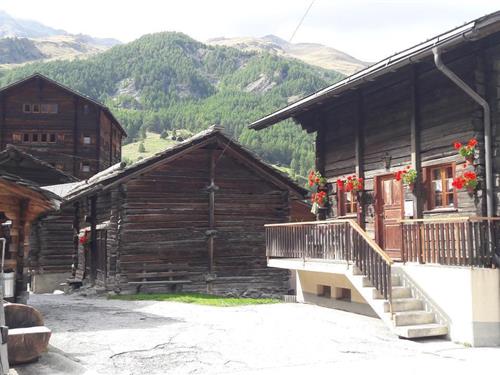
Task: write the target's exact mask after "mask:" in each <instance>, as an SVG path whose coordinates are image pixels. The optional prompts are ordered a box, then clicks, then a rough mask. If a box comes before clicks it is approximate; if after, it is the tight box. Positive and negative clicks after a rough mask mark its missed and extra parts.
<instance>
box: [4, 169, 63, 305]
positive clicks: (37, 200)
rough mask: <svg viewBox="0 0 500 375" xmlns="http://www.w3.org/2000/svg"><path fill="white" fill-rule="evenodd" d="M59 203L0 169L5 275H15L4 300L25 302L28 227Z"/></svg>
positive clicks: (42, 191) (28, 240)
mask: <svg viewBox="0 0 500 375" xmlns="http://www.w3.org/2000/svg"><path fill="white" fill-rule="evenodd" d="M60 201H61V199H60V198H59V197H58V196H57V195H55V194H53V193H51V192H49V191H47V190H44V189H42V188H41V187H40V186H39V185H37V184H36V183H34V182H32V181H29V180H25V179H23V178H21V177H19V176H16V175H12V174H8V173H6V172H5V171H3V170H2V169H1V165H0V224H1V229H0V237H1V238H5V239H6V244H7V246H6V253H5V262H4V272H6V273H7V274H12V273H13V274H14V280H15V288H14V291H13V293H12V294H7V296H9V297H11V298H13V299H15V300H17V301H19V302H24V303H25V302H26V300H27V280H28V264H27V259H28V255H29V250H30V230H31V224H32V223H33V221H35V220H36V219H37V218H38V217H39V216H40V215H42V214H43V213H45V212H47V211H50V210H56V209H58V208H59V204H60Z"/></svg>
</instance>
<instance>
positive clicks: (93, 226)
mask: <svg viewBox="0 0 500 375" xmlns="http://www.w3.org/2000/svg"><path fill="white" fill-rule="evenodd" d="M96 256H97V196H95V195H93V196H92V197H90V256H89V262H90V283H91V285H94V284H95V279H96V273H97V268H96V266H97V262H96V261H95V260H96V258H95V257H96Z"/></svg>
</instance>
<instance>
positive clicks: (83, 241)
mask: <svg viewBox="0 0 500 375" xmlns="http://www.w3.org/2000/svg"><path fill="white" fill-rule="evenodd" d="M78 243H79V244H80V245H82V246H83V247H86V246H88V244H89V243H90V236H89V232H88V231H84V232H82V233H80V234H79V235H78Z"/></svg>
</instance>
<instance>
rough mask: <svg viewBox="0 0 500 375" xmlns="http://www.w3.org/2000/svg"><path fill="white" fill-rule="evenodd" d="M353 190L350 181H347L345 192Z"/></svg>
mask: <svg viewBox="0 0 500 375" xmlns="http://www.w3.org/2000/svg"><path fill="white" fill-rule="evenodd" d="M353 188H354V185H353V184H352V181H351V180H349V181H347V184H346V185H345V191H347V192H350V191H352V189H353Z"/></svg>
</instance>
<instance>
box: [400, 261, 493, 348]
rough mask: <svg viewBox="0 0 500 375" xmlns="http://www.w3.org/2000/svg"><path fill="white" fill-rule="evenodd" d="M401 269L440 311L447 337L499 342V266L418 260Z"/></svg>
mask: <svg viewBox="0 0 500 375" xmlns="http://www.w3.org/2000/svg"><path fill="white" fill-rule="evenodd" d="M402 270H403V272H404V273H405V274H406V275H408V276H409V278H410V280H412V281H413V282H415V283H416V285H417V286H418V287H419V289H420V290H421V291H423V293H424V295H425V296H426V297H427V298H428V299H430V301H431V303H433V304H434V305H436V306H437V307H438V308H439V309H440V310H441V311H442V312H443V315H444V317H445V319H446V320H447V321H448V324H449V328H450V338H451V340H453V341H457V342H461V343H466V344H470V345H473V346H500V270H498V269H483V268H467V267H445V266H435V265H421V264H407V265H405V266H404V267H402Z"/></svg>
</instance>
